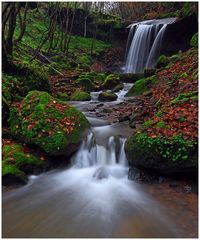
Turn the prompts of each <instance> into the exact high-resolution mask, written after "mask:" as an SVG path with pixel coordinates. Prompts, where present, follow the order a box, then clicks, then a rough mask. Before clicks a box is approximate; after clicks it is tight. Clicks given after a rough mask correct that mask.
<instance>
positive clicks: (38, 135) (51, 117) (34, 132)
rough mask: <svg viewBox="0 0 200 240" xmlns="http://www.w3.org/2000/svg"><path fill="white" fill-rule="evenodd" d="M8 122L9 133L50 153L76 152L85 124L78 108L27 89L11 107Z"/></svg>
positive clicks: (86, 121) (86, 122) (65, 153)
mask: <svg viewBox="0 0 200 240" xmlns="http://www.w3.org/2000/svg"><path fill="white" fill-rule="evenodd" d="M9 122H10V126H11V132H12V133H13V134H15V135H16V136H18V137H19V138H21V139H23V141H25V142H26V143H30V144H34V145H36V146H38V147H40V148H41V149H42V150H43V151H44V152H45V153H47V154H49V155H52V156H59V155H65V156H66V155H67V156H68V155H70V154H71V153H72V152H74V151H76V150H77V148H78V146H79V143H80V141H81V137H82V135H83V134H84V132H85V130H86V129H87V128H88V127H89V122H88V120H87V119H86V117H85V116H84V115H83V114H82V113H81V112H80V111H79V110H78V109H76V108H75V107H73V106H70V105H68V104H67V103H66V102H63V101H61V100H59V99H56V98H53V97H51V96H50V95H49V94H48V93H46V92H39V91H31V92H29V94H28V95H27V96H26V97H25V98H24V99H23V101H22V102H21V103H20V106H18V107H17V108H16V107H12V108H11V111H10V119H9Z"/></svg>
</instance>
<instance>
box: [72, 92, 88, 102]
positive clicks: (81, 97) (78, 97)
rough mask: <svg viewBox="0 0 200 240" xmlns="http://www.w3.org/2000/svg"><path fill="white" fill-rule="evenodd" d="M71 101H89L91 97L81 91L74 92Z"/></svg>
mask: <svg viewBox="0 0 200 240" xmlns="http://www.w3.org/2000/svg"><path fill="white" fill-rule="evenodd" d="M70 100H71V101H90V100H91V96H90V94H89V93H87V92H84V91H81V90H76V91H75V92H74V93H73V94H72V95H71V97H70Z"/></svg>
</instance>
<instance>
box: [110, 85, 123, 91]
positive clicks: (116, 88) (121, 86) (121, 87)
mask: <svg viewBox="0 0 200 240" xmlns="http://www.w3.org/2000/svg"><path fill="white" fill-rule="evenodd" d="M123 88H124V84H123V83H120V84H118V85H117V86H116V87H114V88H113V89H112V92H119V91H120V90H122V89H123Z"/></svg>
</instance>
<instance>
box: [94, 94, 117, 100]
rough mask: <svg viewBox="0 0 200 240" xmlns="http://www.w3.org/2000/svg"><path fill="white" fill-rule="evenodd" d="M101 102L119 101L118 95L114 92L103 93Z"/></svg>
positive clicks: (100, 97) (100, 96)
mask: <svg viewBox="0 0 200 240" xmlns="http://www.w3.org/2000/svg"><path fill="white" fill-rule="evenodd" d="M98 99H99V101H115V100H116V99H117V95H116V94H115V93H112V92H102V93H100V94H99V98H98Z"/></svg>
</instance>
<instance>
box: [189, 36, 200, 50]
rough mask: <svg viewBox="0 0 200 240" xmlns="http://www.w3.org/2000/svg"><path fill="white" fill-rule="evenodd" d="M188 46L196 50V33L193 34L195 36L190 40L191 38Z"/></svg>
mask: <svg viewBox="0 0 200 240" xmlns="http://www.w3.org/2000/svg"><path fill="white" fill-rule="evenodd" d="M190 45H191V46H192V47H195V48H198V33H195V34H194V35H193V36H192V38H191V40H190Z"/></svg>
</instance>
